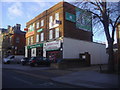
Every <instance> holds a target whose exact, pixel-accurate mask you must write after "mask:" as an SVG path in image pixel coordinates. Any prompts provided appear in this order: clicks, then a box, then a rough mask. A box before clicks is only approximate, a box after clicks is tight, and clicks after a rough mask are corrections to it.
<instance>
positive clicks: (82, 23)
mask: <svg viewBox="0 0 120 90" xmlns="http://www.w3.org/2000/svg"><path fill="white" fill-rule="evenodd" d="M76 28H79V29H82V30H85V31H92V14H91V13H90V12H88V11H86V10H83V9H80V8H76Z"/></svg>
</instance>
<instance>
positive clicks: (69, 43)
mask: <svg viewBox="0 0 120 90" xmlns="http://www.w3.org/2000/svg"><path fill="white" fill-rule="evenodd" d="M63 40H64V41H63V58H64V59H65V58H79V54H80V53H84V52H89V54H90V55H91V64H107V63H108V55H107V54H106V46H105V45H103V44H98V43H93V42H87V41H82V40H76V39H71V38H64V39H63Z"/></svg>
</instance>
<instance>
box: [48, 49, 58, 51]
mask: <svg viewBox="0 0 120 90" xmlns="http://www.w3.org/2000/svg"><path fill="white" fill-rule="evenodd" d="M55 50H59V49H50V50H46V51H55Z"/></svg>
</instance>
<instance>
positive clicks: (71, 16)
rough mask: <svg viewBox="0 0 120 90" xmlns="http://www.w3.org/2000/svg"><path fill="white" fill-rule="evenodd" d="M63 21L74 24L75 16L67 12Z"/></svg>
mask: <svg viewBox="0 0 120 90" xmlns="http://www.w3.org/2000/svg"><path fill="white" fill-rule="evenodd" d="M65 19H66V20H68V21H71V22H76V17H75V15H74V14H71V13H68V12H66V13H65Z"/></svg>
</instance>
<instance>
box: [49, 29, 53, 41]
mask: <svg viewBox="0 0 120 90" xmlns="http://www.w3.org/2000/svg"><path fill="white" fill-rule="evenodd" d="M52 38H53V30H50V31H49V39H52Z"/></svg>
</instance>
